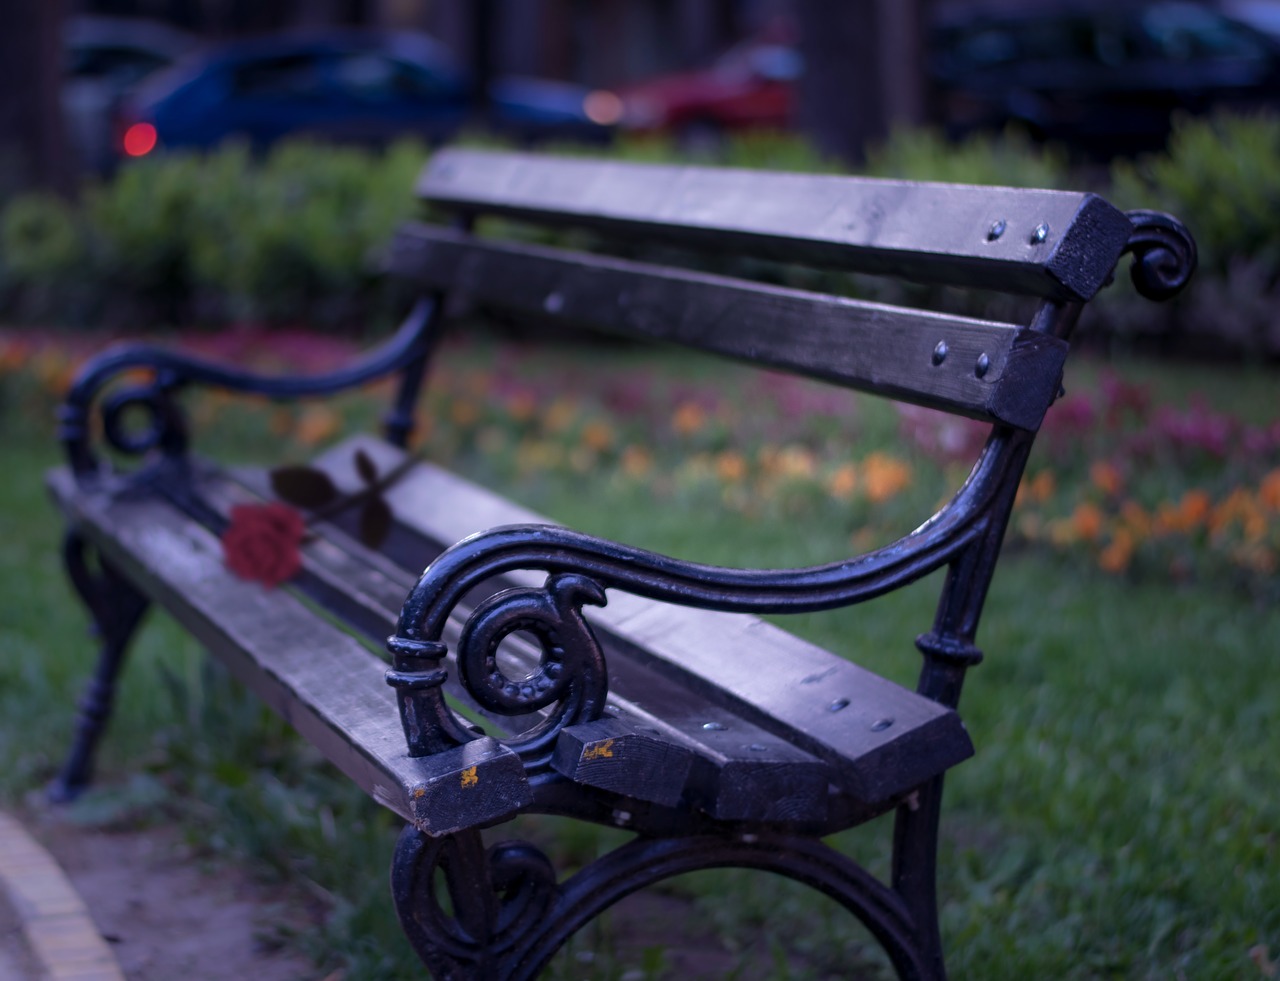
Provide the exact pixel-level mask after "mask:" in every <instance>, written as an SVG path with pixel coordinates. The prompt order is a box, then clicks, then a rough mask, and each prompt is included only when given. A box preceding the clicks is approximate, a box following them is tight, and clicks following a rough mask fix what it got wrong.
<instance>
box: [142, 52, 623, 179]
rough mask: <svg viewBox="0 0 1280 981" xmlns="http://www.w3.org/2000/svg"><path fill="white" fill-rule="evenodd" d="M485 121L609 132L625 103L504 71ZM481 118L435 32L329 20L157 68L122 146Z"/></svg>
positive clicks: (436, 128)
mask: <svg viewBox="0 0 1280 981" xmlns="http://www.w3.org/2000/svg"><path fill="white" fill-rule="evenodd" d="M488 103H489V112H488V119H487V120H486V121H485V128H486V129H488V130H490V131H492V132H495V133H498V134H501V135H503V136H507V137H510V138H513V139H516V140H519V141H521V142H529V141H535V140H547V139H564V140H575V141H586V142H602V141H605V140H608V139H609V138H610V136H611V135H612V132H613V129H614V124H615V123H616V122H617V121H618V119H619V118H620V117H621V114H622V104H621V100H619V99H618V97H617V96H615V95H613V94H612V93H610V92H604V91H594V92H593V91H590V90H588V89H586V88H584V87H582V86H578V85H572V84H569V83H565V82H556V81H551V80H547V79H537V78H525V77H516V76H510V77H504V78H498V79H495V80H494V82H493V84H492V85H491V86H490V90H489V93H488ZM471 122H473V105H472V95H471V87H470V84H469V82H468V79H467V77H466V75H465V73H463V72H462V71H461V70H460V69H459V68H458V67H457V65H456V64H455V63H454V62H453V60H452V58H451V57H450V55H449V52H448V51H447V50H446V49H445V48H444V47H443V46H442V45H441V44H440V43H439V42H437V41H435V40H434V39H432V38H430V37H427V36H425V35H421V34H413V33H408V32H379V31H349V30H348V31H332V30H330V31H325V32H323V33H307V34H283V35H273V36H266V37H259V38H255V39H253V40H247V41H238V42H233V43H229V44H225V45H219V46H216V47H211V48H206V49H204V50H202V51H200V52H197V53H195V54H193V55H191V56H189V57H187V58H184V59H182V60H181V61H179V62H178V63H177V64H175V65H174V66H173V67H172V68H170V69H168V70H167V71H164V72H161V73H159V74H157V75H155V76H152V77H151V78H150V79H148V80H147V81H146V82H145V83H144V84H143V85H142V86H140V87H139V88H138V90H137V91H136V92H135V93H134V95H133V97H132V98H131V99H130V100H129V101H128V102H127V103H126V104H125V106H124V107H123V109H122V112H121V119H120V132H121V150H122V152H123V153H124V154H125V155H126V156H132V157H140V156H146V155H147V154H149V153H151V152H153V151H156V150H160V149H167V148H176V147H196V148H207V147H212V146H215V145H217V144H218V143H220V142H222V141H223V140H224V139H227V138H229V137H236V138H240V139H244V140H246V141H247V142H248V143H249V144H250V145H252V146H253V147H255V148H257V149H262V148H265V147H267V146H270V145H271V144H272V143H274V142H275V141H277V140H279V139H281V138H282V137H285V136H294V135H306V136H308V137H313V138H316V139H319V140H325V141H333V142H340V143H357V144H365V145H373V146H377V145H382V144H385V143H387V142H389V141H391V140H393V139H395V138H396V137H399V136H417V137H420V138H422V139H425V140H427V141H430V142H433V143H435V142H440V141H442V140H445V139H448V138H449V137H451V136H453V135H454V134H456V133H457V132H458V131H459V130H460V129H462V128H463V127H465V126H467V125H468V124H469V123H471Z"/></svg>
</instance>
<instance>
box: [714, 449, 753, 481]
mask: <svg viewBox="0 0 1280 981" xmlns="http://www.w3.org/2000/svg"><path fill="white" fill-rule="evenodd" d="M716 474H717V475H718V476H719V478H720V479H721V480H723V481H724V482H725V483H726V484H736V483H738V482H739V481H740V480H742V479H743V478H744V477H745V476H746V475H747V461H746V458H745V457H743V455H742V454H741V453H738V452H736V451H735V450H725V451H724V452H723V453H721V454H720V455H719V456H717V457H716Z"/></svg>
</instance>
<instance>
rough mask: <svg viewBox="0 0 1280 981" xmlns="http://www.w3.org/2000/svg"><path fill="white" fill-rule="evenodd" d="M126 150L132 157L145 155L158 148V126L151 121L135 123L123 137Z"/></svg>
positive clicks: (122, 143) (122, 140) (122, 142)
mask: <svg viewBox="0 0 1280 981" xmlns="http://www.w3.org/2000/svg"><path fill="white" fill-rule="evenodd" d="M120 142H121V145H122V146H123V147H124V152H125V153H126V154H128V155H129V156H131V157H145V156H146V155H147V154H148V153H150V152H151V151H152V150H154V149H155V148H156V142H157V136H156V128H155V127H154V126H152V125H151V124H150V123H134V124H133V125H132V126H130V127H129V128H128V129H126V130H125V131H124V136H123V137H122V138H121V141H120Z"/></svg>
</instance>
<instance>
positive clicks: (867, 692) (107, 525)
mask: <svg viewBox="0 0 1280 981" xmlns="http://www.w3.org/2000/svg"><path fill="white" fill-rule="evenodd" d="M357 450H360V451H363V452H364V453H365V454H367V455H368V457H369V458H370V459H372V460H373V461H374V462H375V463H376V464H377V466H378V468H379V470H380V471H383V472H386V471H389V470H391V469H392V468H394V467H396V466H398V465H399V464H400V462H401V461H402V460H403V458H404V451H403V450H400V449H398V448H397V447H394V446H392V445H390V444H388V443H386V442H384V441H382V440H380V439H377V438H375V437H373V436H369V435H359V436H354V437H352V438H350V439H348V440H346V441H344V442H343V443H341V444H340V445H338V446H335V447H334V448H332V449H331V450H330V451H328V452H327V453H325V454H323V455H322V456H321V457H320V458H319V459H317V460H316V461H315V464H314V465H315V466H317V467H318V468H319V469H321V470H323V471H325V472H326V473H328V474H329V475H330V476H331V477H332V479H333V481H334V483H335V484H336V485H337V486H338V487H339V489H340V490H344V491H355V490H358V489H359V487H360V483H359V480H360V478H359V475H358V474H357V473H356V471H355V466H354V462H353V461H354V459H355V456H356V451H357ZM191 466H192V467H193V469H194V471H195V480H194V481H193V483H192V486H193V487H194V488H195V489H196V490H195V493H196V494H197V495H198V496H199V497H200V498H201V499H202V500H203V501H204V502H205V503H207V504H208V506H209V507H210V508H211V509H212V510H213V511H215V512H217V513H219V514H221V515H223V516H226V515H227V514H229V512H230V509H231V507H232V506H233V505H234V504H237V503H245V502H252V501H258V500H262V499H263V498H264V497H268V496H270V491H269V478H268V475H267V474H266V473H265V472H264V471H262V470H258V469H249V468H239V469H235V470H224V469H219V468H217V467H214V466H212V465H211V464H207V463H203V462H199V461H196V462H194V463H192V464H191ZM49 483H50V489H51V490H52V492H53V494H54V495H55V497H56V498H57V500H58V501H59V503H60V505H61V506H62V507H63V509H64V510H65V511H67V512H68V517H69V518H70V519H71V520H72V521H73V522H74V523H75V524H76V525H77V526H78V528H79V530H80V531H81V533H82V534H84V535H85V536H86V537H87V538H89V539H90V540H91V541H92V542H93V543H94V544H95V545H96V546H97V547H98V548H99V549H101V552H102V554H103V555H104V556H105V557H107V558H108V559H109V560H110V561H111V562H112V563H113V564H115V565H116V566H118V567H119V568H120V569H121V570H122V571H124V572H125V573H126V574H127V575H128V576H130V578H132V579H133V580H134V581H135V582H137V583H139V584H140V585H141V587H142V589H143V590H144V591H145V592H147V593H148V594H149V595H150V596H151V597H152V598H153V599H154V600H156V601H158V602H159V603H160V604H161V605H163V606H164V607H165V608H166V609H168V610H169V611H170V612H172V613H173V615H174V616H175V617H176V618H177V619H178V620H179V622H180V623H182V624H183V625H184V626H185V627H186V628H187V629H188V630H190V631H191V632H192V633H193V634H194V635H195V636H196V637H197V638H198V639H199V640H200V641H201V642H202V643H204V644H205V645H206V646H208V647H209V648H210V649H211V650H214V651H215V652H217V653H218V654H219V655H220V656H222V657H223V658H224V659H225V660H226V662H227V663H228V664H229V665H230V667H231V669H232V671H233V673H235V674H236V675H237V676H239V677H240V678H241V679H242V680H243V681H244V682H245V683H246V684H248V685H249V686H250V687H251V688H253V689H254V690H255V691H256V692H257V694H258V695H259V696H260V697H262V698H263V699H264V701H266V702H267V703H268V704H269V705H271V706H272V707H273V708H275V709H276V710H277V711H279V712H281V713H282V714H284V715H285V716H286V718H287V719H288V721H289V722H290V723H291V724H292V725H293V726H295V727H296V728H298V729H299V731H300V732H301V733H302V734H303V735H304V736H305V737H306V738H307V739H309V740H310V741H312V742H313V743H315V744H316V745H317V746H318V747H319V748H320V749H321V750H322V751H323V752H324V754H325V755H326V756H327V757H328V758H329V759H330V760H331V761H332V762H333V763H334V764H335V765H337V766H338V767H339V768H340V769H341V770H343V771H344V772H345V773H347V775H348V776H350V777H351V778H352V779H353V780H354V781H355V782H356V783H358V784H359V785H360V786H361V787H362V788H363V789H364V790H365V791H366V792H367V793H369V794H370V796H372V797H373V798H374V799H375V800H377V801H378V802H379V803H381V804H383V805H384V806H386V807H388V808H389V809H391V810H392V811H394V812H395V813H397V814H399V815H400V816H402V817H404V818H405V819H406V820H410V821H412V822H413V823H414V824H415V825H416V826H417V827H418V828H419V829H420V830H422V831H424V832H427V833H431V834H443V833H448V832H452V831H455V830H458V829H459V828H462V827H467V826H470V825H473V824H475V823H477V818H478V817H479V818H481V823H491V822H493V821H498V820H503V819H505V818H508V817H510V816H511V814H513V813H514V812H515V811H516V810H519V809H521V808H525V807H526V806H527V805H528V804H529V802H530V799H531V796H532V794H533V790H532V789H531V788H530V786H529V781H528V780H527V779H526V777H525V774H524V771H523V769H522V767H521V766H520V763H519V761H518V759H517V758H516V757H515V756H514V754H512V753H510V752H509V751H507V750H505V749H503V748H502V747H501V746H500V745H499V744H498V743H497V742H495V741H494V740H493V739H481V740H476V741H475V742H470V743H467V744H466V745H464V746H462V747H458V748H457V749H456V750H453V751H450V752H449V753H445V754H438V755H435V756H427V757H411V756H409V755H408V753H407V750H406V747H405V744H404V740H403V738H402V737H401V736H400V733H399V732H398V729H397V728H396V727H395V726H394V725H388V723H389V722H392V721H394V719H395V717H396V703H395V696H394V692H393V691H392V689H391V688H390V687H388V686H387V684H386V682H385V680H384V675H385V672H386V668H387V664H386V662H385V660H384V659H383V657H380V656H379V654H377V653H374V651H373V650H372V649H370V645H369V643H368V642H372V643H380V642H381V641H382V640H383V639H384V638H385V637H386V636H387V635H389V634H390V633H391V632H392V631H393V630H394V629H395V625H396V618H397V616H398V615H399V612H400V605H401V602H402V600H403V597H404V596H405V594H406V592H407V591H408V590H409V588H410V587H411V586H412V585H413V583H414V582H415V581H416V579H417V576H418V574H419V572H420V570H421V569H422V568H423V567H424V566H426V565H427V564H428V563H429V562H430V561H431V560H432V559H433V558H435V556H436V555H437V554H439V553H440V552H441V551H443V550H444V549H445V548H446V547H447V546H448V545H450V544H452V543H453V542H455V541H458V540H460V539H462V538H465V537H466V536H468V535H470V534H473V533H475V532H478V531H483V530H485V529H488V528H491V527H495V526H499V525H507V524H524V523H530V522H542V523H546V522H547V519H544V518H541V517H539V516H538V515H536V514H534V513H532V512H530V511H528V510H526V509H524V508H521V507H519V506H518V505H515V504H512V503H510V502H509V501H506V500H505V499H503V498H501V497H499V496H498V495H496V494H494V493H493V492H491V491H489V490H487V489H485V488H482V487H479V486H477V485H475V484H473V483H471V482H470V481H467V480H465V479H463V478H461V477H459V476H457V475H455V474H452V473H450V472H448V471H446V470H444V469H441V468H440V467H437V466H434V465H432V464H430V463H428V462H425V461H423V462H419V463H417V464H415V465H414V466H412V467H411V468H410V469H409V470H407V471H406V472H404V474H403V475H402V476H401V477H400V478H398V479H397V480H396V482H395V483H394V484H392V485H391V486H390V487H389V488H387V489H386V491H385V493H384V497H385V499H386V501H387V503H388V504H389V505H390V506H391V510H392V514H393V515H394V519H395V521H394V526H393V531H392V533H391V535H390V536H389V540H388V541H387V542H386V543H385V544H384V545H383V546H382V548H381V549H380V550H379V551H376V552H375V551H372V550H370V549H368V548H366V547H364V546H363V545H361V544H360V542H359V540H358V538H357V537H356V535H355V534H354V528H352V527H350V526H349V525H348V526H347V527H345V528H344V524H348V522H345V521H344V520H343V518H342V516H340V515H339V516H335V518H334V519H332V520H330V521H325V522H322V523H321V524H320V526H319V532H320V533H319V534H318V535H317V537H314V538H312V539H311V540H309V541H307V542H306V543H305V544H304V545H303V549H302V551H303V567H304V573H303V575H302V576H301V577H300V579H299V581H298V585H297V593H298V594H300V595H294V594H293V593H294V591H293V590H290V589H278V590H274V591H264V590H263V589H262V588H261V586H259V585H257V584H253V583H247V582H244V581H242V580H239V579H237V578H236V577H235V576H234V575H232V574H231V573H230V572H228V571H226V570H225V569H223V567H222V562H221V545H220V543H219V541H218V539H217V536H216V535H215V534H214V532H213V531H211V530H210V529H209V528H207V527H205V526H204V525H203V524H201V522H200V521H198V520H196V518H193V517H191V516H190V515H189V514H187V513H184V509H183V508H181V507H180V503H166V504H164V505H160V504H158V503H157V501H156V500H155V498H154V497H148V498H146V499H145V500H141V499H138V497H137V495H136V494H130V493H127V492H125V493H121V494H119V495H111V494H97V495H84V494H78V493H77V492H76V487H75V483H74V480H73V479H72V477H71V475H70V473H69V472H68V471H66V470H65V469H64V470H59V471H55V472H54V473H52V474H51V475H50V478H49ZM186 510H191V509H190V508H189V507H188V508H187V509H186ZM206 520H207V519H206ZM504 579H505V580H506V581H505V582H504V583H502V584H500V585H505V586H536V585H538V584H539V583H540V581H541V577H540V576H539V575H538V574H537V573H531V572H515V573H510V574H508V576H506V577H504ZM487 592H492V590H491V589H489V590H487ZM308 600H310V601H311V603H313V604H314V603H319V604H321V605H322V606H325V607H327V608H328V609H329V610H330V611H331V612H332V613H333V614H335V619H333V620H327V619H321V618H318V617H316V616H315V615H314V613H313V612H312V611H311V609H309V606H308V602H307V601H308ZM471 609H472V605H471V604H469V603H464V604H462V605H460V606H459V607H458V609H457V610H456V611H455V613H454V615H453V617H452V618H451V624H450V628H449V629H448V631H447V632H446V640H447V642H449V644H450V646H451V648H456V641H457V635H458V633H459V631H460V629H461V625H462V623H463V622H464V621H465V619H466V617H467V616H468V615H469V614H470V612H471ZM592 623H593V625H594V626H595V627H596V629H597V632H598V634H599V636H600V640H601V643H602V646H603V648H604V650H605V656H606V660H607V662H608V666H609V679H610V681H609V687H610V697H609V708H608V710H607V711H606V713H605V717H604V718H602V719H600V720H597V721H596V722H592V723H587V724H584V725H579V726H571V727H569V728H567V729H566V730H565V731H564V732H562V733H561V734H560V736H559V737H558V744H557V747H556V753H555V757H554V760H553V767H554V769H555V770H556V771H557V772H558V773H559V774H560V776H561V777H562V778H563V779H567V780H577V781H580V782H582V783H586V784H589V785H591V786H594V787H597V788H599V789H601V790H604V791H608V792H612V793H614V794H616V795H617V796H618V797H619V799H620V800H622V799H629V800H631V801H632V802H633V803H634V802H642V803H643V804H647V805H651V807H652V809H654V810H655V813H654V815H653V817H652V819H653V820H663V819H664V818H663V815H661V814H659V813H656V812H657V811H661V809H663V808H676V809H681V810H685V811H689V810H692V811H696V812H699V813H701V814H705V815H706V816H708V817H709V818H713V819H718V820H730V821H733V820H740V821H748V822H760V821H764V822H776V823H778V824H779V825H798V826H804V827H808V828H814V829H829V830H836V829H838V828H841V827H846V826H848V825H849V824H851V823H856V822H857V821H861V820H865V819H866V817H868V816H870V815H871V814H874V813H876V812H879V811H882V810H887V809H889V808H891V807H893V806H894V805H895V804H896V803H898V802H899V801H900V800H901V799H902V797H903V796H904V795H905V794H908V793H910V792H911V791H912V790H913V789H914V788H915V787H917V786H919V785H920V784H921V783H924V782H925V781H927V780H929V779H931V778H932V777H934V776H936V775H938V774H940V773H942V772H943V771H945V770H946V769H947V768H948V767H950V766H953V765H954V764H956V763H958V762H960V761H961V760H962V759H965V758H967V757H968V756H969V755H971V754H972V752H973V748H972V745H971V743H970V741H969V738H968V736H967V734H966V733H965V731H964V727H963V725H962V723H961V721H960V719H959V716H958V715H957V713H956V712H955V711H953V710H951V709H948V708H946V707H944V706H942V705H939V704H938V703H937V702H935V701H932V700H930V699H928V698H925V697H923V696H921V695H918V694H916V693H915V692H912V691H909V690H907V689H905V688H902V687H901V686H899V685H897V684H895V683H893V682H891V681H887V680H886V679H884V678H881V677H879V676H878V675H876V674H874V673H872V672H870V671H867V670H866V669H864V668H861V667H859V666H858V665H856V664H854V663H852V662H851V661H848V660H845V659H843V658H841V657H838V656H836V655H834V654H831V653H829V652H827V651H825V650H823V649H821V648H819V647H816V646H815V645H813V644H810V643H808V642H806V641H803V640H801V639H800V638H797V637H795V636H793V635H792V634H789V633H787V632H786V631H784V630H782V629H780V628H778V627H775V626H773V625H772V624H769V623H766V622H764V621H762V620H760V619H758V618H756V617H752V616H748V615H743V614H729V613H720V612H715V611H709V610H696V609H689V608H682V607H673V606H670V605H667V604H662V603H658V602H655V601H652V600H648V599H644V598H642V597H637V596H631V595H628V594H625V593H616V592H615V593H613V594H612V595H611V596H610V598H609V602H608V605H607V606H605V607H603V608H602V609H600V610H598V611H596V612H594V613H593V615H592ZM339 624H342V625H341V626H340V625H339ZM344 627H345V628H347V629H344ZM348 631H350V632H348ZM506 645H507V646H506V647H504V654H505V653H506V651H507V649H508V648H510V658H511V663H512V664H513V665H520V664H526V665H530V666H531V665H532V664H534V663H535V661H536V658H537V653H536V651H535V649H534V646H533V645H532V644H530V643H528V642H527V641H522V640H521V639H520V638H519V637H512V638H509V639H508V640H507V642H506ZM455 673H456V672H454V671H453V670H452V664H451V674H455ZM447 691H448V693H449V695H450V696H452V697H453V698H455V699H457V700H458V702H459V704H460V705H465V703H464V702H463V699H464V698H465V693H464V692H463V691H462V690H461V688H460V687H459V686H457V685H456V684H450V685H449V686H448V688H447ZM470 714H471V715H472V716H473V717H476V718H478V719H480V720H481V721H482V722H483V724H484V726H485V727H486V728H487V729H488V730H489V731H491V732H492V731H493V730H494V729H497V730H499V733H500V734H503V735H505V734H507V733H504V732H502V731H501V730H502V729H503V727H504V726H510V725H511V722H510V720H508V719H502V718H500V717H486V714H485V713H484V711H483V709H480V708H478V707H472V708H470ZM640 761H648V762H649V763H650V764H651V765H636V764H637V763H638V762H640ZM476 766H478V767H479V771H478V772H479V773H481V774H485V775H487V779H486V783H485V787H484V790H485V791H489V793H480V792H479V789H480V788H479V787H478V786H477V787H476V790H477V792H476V793H471V794H466V793H462V792H460V791H459V790H458V786H459V783H460V777H459V774H462V773H464V772H467V771H468V770H469V769H470V768H472V767H476ZM472 786H476V785H472ZM620 806H621V805H620ZM486 809H487V810H486ZM642 810H643V809H642V808H637V807H634V806H633V807H631V808H630V809H629V810H625V811H624V813H627V814H629V815H631V820H632V823H637V824H638V823H642V822H643V820H644V818H643V817H642V816H641V811H642Z"/></svg>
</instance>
